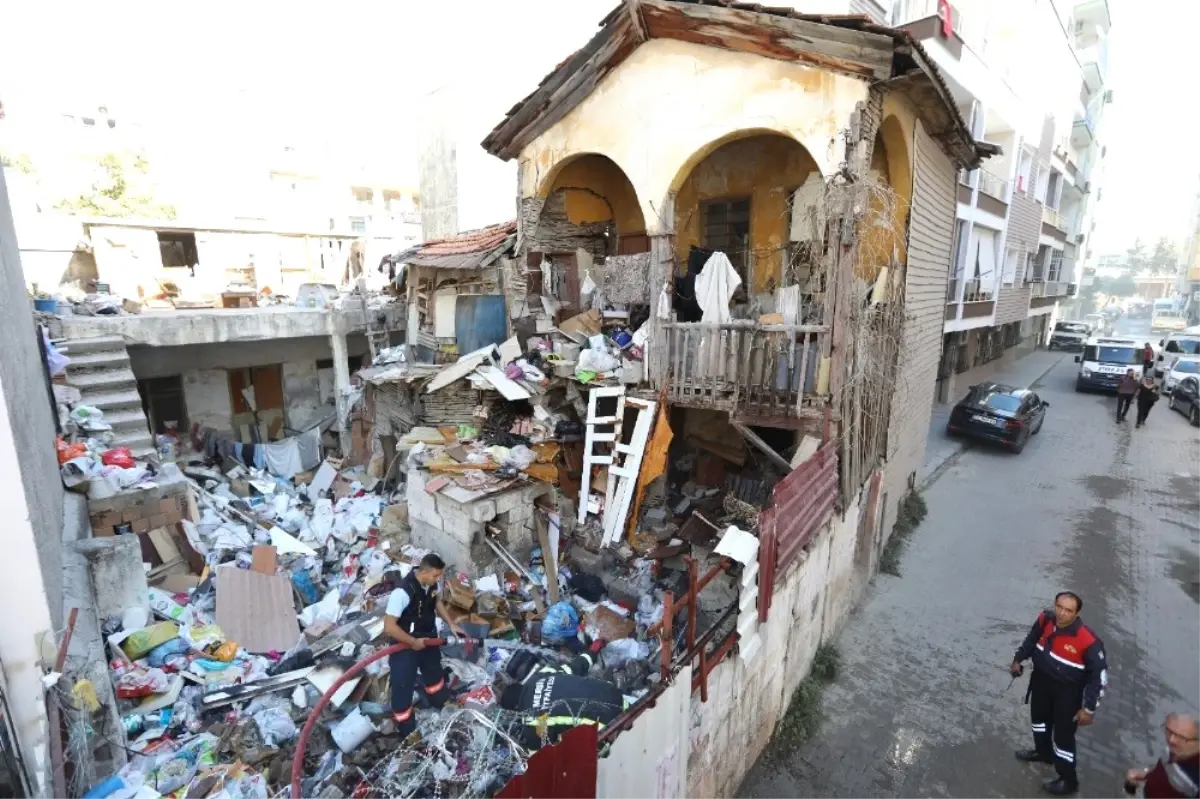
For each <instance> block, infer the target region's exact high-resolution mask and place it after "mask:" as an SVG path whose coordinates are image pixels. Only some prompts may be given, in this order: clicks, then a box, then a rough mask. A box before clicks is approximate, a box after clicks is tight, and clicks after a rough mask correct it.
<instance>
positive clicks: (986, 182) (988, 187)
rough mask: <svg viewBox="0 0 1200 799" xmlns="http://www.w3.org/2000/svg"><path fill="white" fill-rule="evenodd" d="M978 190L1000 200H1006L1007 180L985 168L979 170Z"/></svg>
mask: <svg viewBox="0 0 1200 799" xmlns="http://www.w3.org/2000/svg"><path fill="white" fill-rule="evenodd" d="M979 190H980V191H981V192H983V193H984V194H987V195H989V196H991V197H995V198H996V199H997V200H1000V201H1001V202H1008V181H1007V180H1005V179H1004V178H1001V177H999V176H997V175H993V174H992V173H991V172H988V171H987V170H986V169H981V170H979Z"/></svg>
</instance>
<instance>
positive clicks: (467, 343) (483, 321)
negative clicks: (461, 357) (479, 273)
mask: <svg viewBox="0 0 1200 799" xmlns="http://www.w3.org/2000/svg"><path fill="white" fill-rule="evenodd" d="M507 325H508V318H507V312H506V311H505V306H504V297H503V295H500V294H460V295H459V296H458V302H457V303H456V305H455V308H454V330H455V337H456V338H457V339H458V351H459V352H471V351H473V350H477V349H479V348H481V347H486V346H487V345H489V344H502V343H504V340H505V339H506V338H508V328H507Z"/></svg>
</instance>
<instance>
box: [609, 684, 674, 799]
mask: <svg viewBox="0 0 1200 799" xmlns="http://www.w3.org/2000/svg"><path fill="white" fill-rule="evenodd" d="M674 679H675V683H674V684H673V685H672V686H671V687H670V688H668V689H667V690H665V691H663V692H662V694H661V695H659V697H658V699H657V700H656V701H655V703H654V707H652V708H650V709H649V710H647V711H646V712H645V713H643V714H642V715H640V716H638V717H637V720H636V721H634V723H633V727H631V728H630V729H628V730H625V731H624V732H622V733H621V734H620V735H619V736H617V740H616V741H615V742H613V745H612V748H611V749H610V750H609V752H608V756H607V757H604V758H602V759H601V760H600V763H599V770H598V773H597V777H596V793H595V796H597V797H600V798H601V799H618V797H626V796H653V797H661V798H662V799H666V797H676V796H686V795H687V785H688V779H687V762H688V754H689V752H690V750H691V739H690V738H689V725H690V721H691V708H692V668H691V666H684V667H683V668H681V669H680V670H679V673H678V674H676V675H675V678H674Z"/></svg>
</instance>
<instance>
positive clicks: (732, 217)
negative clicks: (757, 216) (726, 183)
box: [700, 197, 751, 284]
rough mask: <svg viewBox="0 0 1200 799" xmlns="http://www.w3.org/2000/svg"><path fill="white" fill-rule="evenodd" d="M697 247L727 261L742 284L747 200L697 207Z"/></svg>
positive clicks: (747, 246)
mask: <svg viewBox="0 0 1200 799" xmlns="http://www.w3.org/2000/svg"><path fill="white" fill-rule="evenodd" d="M700 225H701V231H700V240H701V246H702V247H705V248H706V249H709V250H717V251H719V252H723V253H725V255H726V256H728V257H729V262H730V263H731V264H733V268H734V269H735V270H737V273H738V274H739V275H741V277H742V282H743V284H744V283H745V282H746V280H747V279H748V278H749V270H748V266H749V264H750V261H751V259H750V198H749V197H733V198H728V199H722V200H708V201H707V202H704V203H702V204H701V206H700Z"/></svg>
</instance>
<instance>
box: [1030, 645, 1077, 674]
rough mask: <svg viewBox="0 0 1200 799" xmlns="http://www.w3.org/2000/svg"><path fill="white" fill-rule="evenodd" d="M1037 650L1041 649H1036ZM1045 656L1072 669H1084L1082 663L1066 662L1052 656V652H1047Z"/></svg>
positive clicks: (1059, 657)
mask: <svg viewBox="0 0 1200 799" xmlns="http://www.w3.org/2000/svg"><path fill="white" fill-rule="evenodd" d="M1038 648H1039V649H1041V647H1038ZM1047 654H1048V655H1050V657H1052V658H1054V659H1055V660H1057V661H1058V662H1059V663H1065V664H1067V665H1068V666H1070V667H1071V668H1073V669H1083V668H1084V666H1083V664H1082V663H1072V662H1071V661H1069V660H1067V659H1066V658H1065V657H1062V656H1060V655H1056V654H1054V652H1053V651H1051V652H1047Z"/></svg>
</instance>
